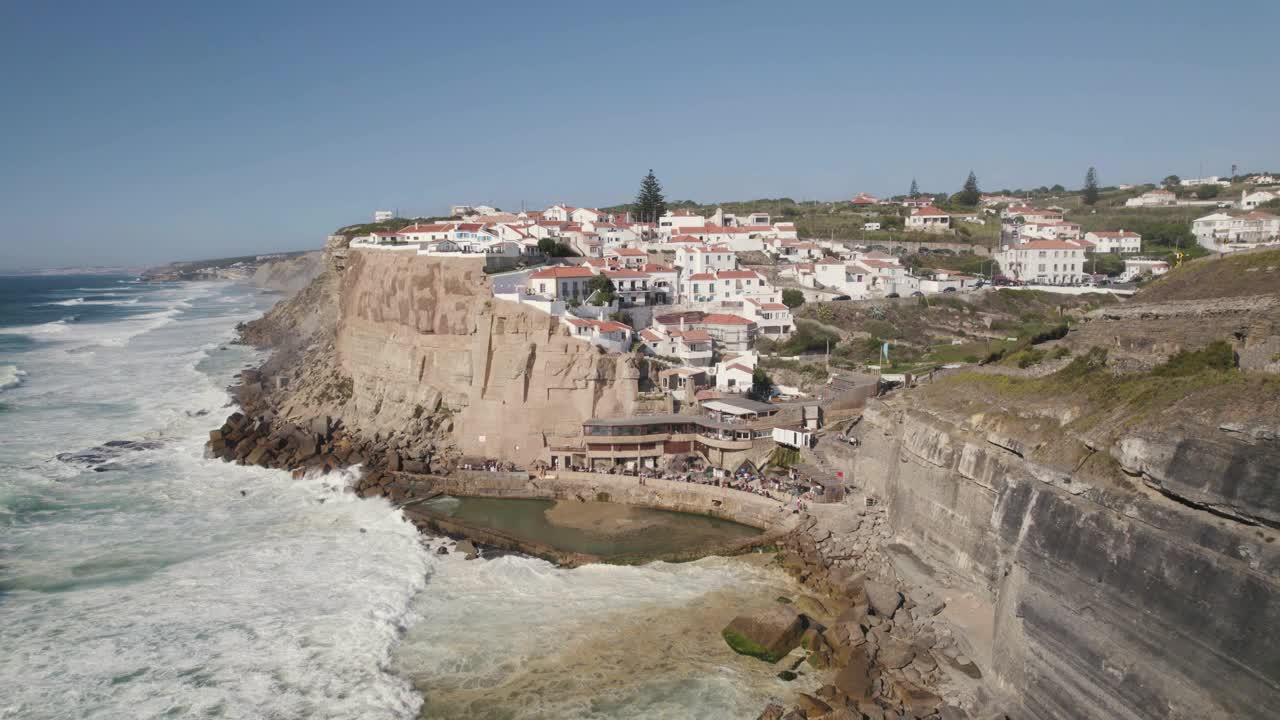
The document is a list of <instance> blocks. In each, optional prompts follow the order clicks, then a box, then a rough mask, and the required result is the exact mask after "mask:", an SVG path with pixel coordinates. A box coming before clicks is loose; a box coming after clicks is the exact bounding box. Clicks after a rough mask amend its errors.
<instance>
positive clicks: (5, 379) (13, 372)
mask: <svg viewBox="0 0 1280 720" xmlns="http://www.w3.org/2000/svg"><path fill="white" fill-rule="evenodd" d="M26 376H27V373H26V372H25V371H23V370H22V369H21V368H19V367H18V366H17V365H0V390H8V389H9V388H14V387H18V386H19V385H21V384H22V378H24V377H26Z"/></svg>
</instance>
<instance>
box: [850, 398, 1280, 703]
mask: <svg viewBox="0 0 1280 720" xmlns="http://www.w3.org/2000/svg"><path fill="white" fill-rule="evenodd" d="M913 405H914V404H913V403H911V402H909V399H908V398H902V399H901V400H899V401H896V402H893V403H877V404H876V405H875V406H874V407H872V408H870V409H869V410H868V412H867V414H866V416H865V419H864V423H865V424H866V427H865V428H864V430H863V433H864V434H863V451H862V453H861V454H860V456H859V459H858V461H857V464H856V467H855V468H854V473H855V477H856V478H858V479H859V481H860V482H863V483H866V484H867V485H868V486H869V487H870V488H871V489H872V490H873V492H874V493H876V494H877V495H878V496H879V497H881V498H883V499H884V501H885V502H887V503H888V504H889V507H890V511H889V517H890V518H891V522H892V527H893V530H894V534H895V537H896V538H897V539H898V540H900V541H901V542H903V543H904V544H905V545H906V546H907V547H909V548H911V550H912V551H913V553H914V555H916V556H917V557H919V558H923V559H924V560H925V563H926V565H928V566H929V567H930V568H931V572H937V573H943V574H947V575H949V576H950V577H952V578H954V579H956V580H958V581H959V583H960V584H961V585H964V586H969V587H971V588H973V589H975V590H976V591H977V592H978V594H979V596H980V597H981V598H983V599H985V601H986V611H987V612H989V613H990V616H989V618H988V619H987V620H988V622H989V626H990V627H991V628H992V632H991V633H990V635H988V636H987V637H985V638H983V637H981V636H979V637H976V638H971V639H972V640H973V641H974V644H975V646H976V654H977V657H976V659H978V660H979V662H980V664H982V666H983V669H984V671H985V672H986V675H987V677H988V679H991V680H994V681H995V682H996V687H998V688H1002V689H1003V690H1005V691H1006V692H1007V693H1008V695H1009V696H1010V698H1012V700H1013V702H1014V703H1016V707H1018V708H1019V710H1020V712H1019V713H1018V715H1019V716H1020V717H1032V718H1062V717H1089V718H1095V717H1096V718H1209V717H1275V716H1276V715H1277V713H1280V684H1278V679H1280V647H1277V644H1276V638H1275V634H1274V632H1273V630H1272V629H1273V628H1275V627H1277V623H1280V583H1278V581H1277V571H1278V570H1280V551H1278V549H1277V547H1276V544H1275V542H1274V541H1275V540H1276V537H1277V533H1276V530H1275V526H1274V525H1262V524H1257V525H1255V524H1250V523H1247V522H1238V521H1235V520H1231V519H1227V518H1224V517H1223V516H1222V515H1220V514H1216V513H1214V512H1211V511H1209V510H1207V509H1200V508H1198V507H1195V506H1194V505H1189V504H1186V503H1184V502H1179V501H1178V500H1177V499H1174V498H1170V497H1166V496H1165V495H1163V494H1161V493H1158V492H1152V491H1151V490H1150V489H1149V488H1148V487H1147V486H1145V485H1144V484H1142V483H1131V484H1125V483H1107V484H1103V483H1095V482H1091V481H1089V480H1086V479H1082V478H1081V477H1080V476H1079V475H1078V474H1074V473H1072V471H1071V468H1070V467H1068V468H1065V469H1064V468H1062V467H1060V466H1055V465H1054V464H1050V463H1045V462H1042V461H1038V460H1036V459H1031V458H1029V457H1026V456H1027V455H1033V453H1032V451H1031V448H1035V447H1036V446H1037V444H1038V441H1037V440H1035V439H1033V438H1029V437H1027V436H1021V437H1020V436H1019V435H1020V434H1019V433H1016V432H1015V433H1010V432H1009V427H1008V426H1001V425H998V424H993V423H989V422H987V421H986V420H985V419H984V418H982V417H980V416H979V417H953V416H948V415H947V414H944V413H937V412H932V411H929V410H926V409H923V408H920V407H919V406H915V407H913ZM1212 440H1214V441H1219V440H1222V442H1221V443H1220V444H1219V445H1218V450H1217V452H1215V453H1210V452H1205V453H1204V454H1203V455H1200V457H1201V458H1202V459H1201V460H1200V461H1199V462H1187V463H1182V464H1175V465H1169V464H1164V465H1161V470H1160V472H1161V473H1164V474H1165V482H1166V485H1167V484H1171V483H1170V481H1171V480H1172V482H1173V483H1177V484H1179V485H1184V486H1197V487H1201V488H1204V486H1205V484H1206V481H1211V483H1210V484H1212V485H1213V486H1214V487H1215V488H1216V489H1217V491H1218V492H1227V493H1229V494H1230V495H1232V497H1231V502H1235V503H1243V504H1244V505H1247V506H1248V507H1249V510H1248V511H1247V513H1248V514H1249V515H1251V516H1254V517H1265V516H1268V515H1270V514H1271V513H1272V512H1274V510H1275V509H1276V506H1277V500H1278V499H1280V498H1277V496H1276V492H1275V487H1274V486H1275V484H1276V476H1275V474H1274V473H1275V471H1276V469H1277V468H1280V448H1277V447H1275V446H1274V444H1273V443H1272V444H1269V445H1251V444H1249V443H1244V442H1235V441H1231V440H1224V439H1220V438H1213V439H1212ZM1264 457H1265V459H1262V458H1264ZM1260 462H1261V463H1262V464H1259V463H1260ZM1233 463H1234V465H1233ZM1209 466H1212V469H1213V470H1222V469H1224V468H1225V469H1227V472H1225V473H1222V474H1220V475H1216V476H1215V475H1212V474H1210V473H1209V472H1206V470H1209V469H1210V467H1209ZM1263 467H1265V468H1268V470H1267V472H1270V473H1272V474H1271V475H1270V476H1269V477H1268V476H1265V475H1260V474H1259V473H1258V472H1257V471H1256V470H1254V469H1253V468H1256V469H1257V470H1261V469H1262V468H1263ZM1228 488H1230V489H1228ZM1206 491H1208V492H1213V490H1208V489H1206ZM1256 493H1261V496H1259V495H1257V494H1256ZM1245 496H1249V497H1247V498H1246V497H1245ZM1188 502H1194V501H1188Z"/></svg>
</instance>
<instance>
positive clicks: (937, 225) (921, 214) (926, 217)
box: [906, 207, 951, 233]
mask: <svg viewBox="0 0 1280 720" xmlns="http://www.w3.org/2000/svg"><path fill="white" fill-rule="evenodd" d="M906 227H907V229H908V230H914V231H916V232H930V233H941V232H946V231H948V230H950V229H951V216H950V215H948V214H946V213H944V212H942V211H941V210H939V209H938V208H935V207H922V208H916V209H914V210H912V211H911V214H910V215H908V216H907V222H906Z"/></svg>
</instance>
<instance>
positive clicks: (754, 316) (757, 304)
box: [742, 299, 796, 340]
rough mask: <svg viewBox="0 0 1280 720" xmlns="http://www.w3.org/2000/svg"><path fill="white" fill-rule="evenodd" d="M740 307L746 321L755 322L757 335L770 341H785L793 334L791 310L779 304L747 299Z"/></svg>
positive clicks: (793, 324)
mask: <svg viewBox="0 0 1280 720" xmlns="http://www.w3.org/2000/svg"><path fill="white" fill-rule="evenodd" d="M742 306H743V310H744V311H745V313H746V315H747V316H748V319H750V320H754V321H755V323H756V328H758V331H759V333H760V334H761V335H763V336H764V337H767V338H769V339H770V340H785V339H787V338H789V337H791V333H793V332H795V329H796V324H795V321H793V320H792V319H791V308H789V307H787V306H786V305H784V304H782V303H780V302H766V301H762V300H754V299H747V300H744V301H743V304H742Z"/></svg>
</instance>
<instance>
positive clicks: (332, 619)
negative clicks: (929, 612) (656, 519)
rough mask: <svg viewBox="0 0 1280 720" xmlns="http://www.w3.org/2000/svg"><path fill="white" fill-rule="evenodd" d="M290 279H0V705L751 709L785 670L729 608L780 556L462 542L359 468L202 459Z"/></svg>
mask: <svg viewBox="0 0 1280 720" xmlns="http://www.w3.org/2000/svg"><path fill="white" fill-rule="evenodd" d="M276 299H278V296H274V295H271V294H268V293H263V292H261V291H259V290H257V289H255V288H251V287H248V286H245V285H240V284H234V283H218V282H208V283H171V284H166V283H139V282H135V281H133V280H132V279H130V278H123V277H99V276H65V277H38V278H36V277H31V278H0V647H3V648H4V652H2V653H0V718H15V719H17V718H22V719H24V720H25V719H30V718H162V717H163V718H413V717H431V718H450V717H468V718H495V719H497V718H512V719H515V718H542V717H546V718H658V717H661V718H709V717H724V718H734V717H754V716H755V714H756V713H758V712H759V710H760V708H761V706H762V705H763V703H764V702H765V701H766V700H767V699H768V698H769V697H772V696H775V695H781V694H784V693H786V692H787V691H788V690H789V686H787V685H785V684H784V683H783V682H782V681H780V680H778V679H776V677H775V673H777V671H778V670H779V669H780V668H774V667H771V666H767V665H765V664H763V663H760V662H758V661H755V660H752V659H750V658H742V657H739V656H735V655H733V654H732V653H731V652H728V651H727V648H725V647H724V643H723V642H722V641H721V640H720V639H719V634H718V629H719V625H715V623H720V624H722V623H723V620H724V618H725V616H726V615H728V616H731V615H732V614H733V612H735V611H736V609H739V608H743V607H750V606H752V605H753V604H760V603H766V602H772V601H773V598H774V597H776V596H777V594H778V593H779V592H785V591H787V585H786V583H787V581H786V579H785V578H784V577H782V575H781V573H779V572H777V571H776V570H774V569H771V568H767V567H762V566H759V565H758V564H752V563H750V562H746V561H742V560H725V559H720V558H708V559H705V560H701V561H698V562H695V563H685V564H679V565H669V564H663V563H654V564H650V565H646V566H643V567H613V566H590V567H586V568H580V569H577V570H563V569H559V568H555V567H554V566H552V565H550V564H548V563H546V562H543V561H541V560H535V559H530V558H523V557H511V556H508V557H502V558H498V559H494V560H488V561H470V562H468V561H466V560H464V559H463V558H461V557H460V556H458V555H454V554H450V555H438V554H437V553H436V552H435V550H436V549H437V547H438V546H440V545H441V544H442V543H444V541H443V540H442V539H438V538H428V537H423V536H421V535H420V534H419V533H418V532H417V531H416V530H415V528H414V527H413V526H412V525H411V524H410V523H409V522H407V521H406V520H405V519H404V517H403V516H402V514H401V513H400V511H399V510H398V509H396V508H395V507H394V506H392V505H391V504H390V503H389V502H386V501H384V500H359V499H356V498H355V496H354V495H353V494H351V493H350V492H349V491H348V490H347V483H348V482H349V481H350V480H351V474H350V473H339V474H331V475H328V476H315V477H308V478H303V479H293V478H291V477H290V476H289V475H288V474H287V473H285V472H282V471H276V470H267V469H261V468H246V467H239V466H235V465H229V464H226V463H222V462H220V461H214V460H207V459H205V458H204V455H203V444H204V441H205V439H206V438H207V437H208V431H209V430H210V429H211V428H214V427H217V426H218V425H219V424H220V423H221V421H222V420H223V418H224V417H225V415H227V414H228V413H230V412H232V411H233V410H234V408H233V406H232V405H231V399H230V396H229V395H228V393H227V391H226V387H227V385H228V384H230V382H231V381H232V378H233V377H234V375H235V374H236V373H237V372H239V370H240V369H242V368H245V367H251V366H255V365H256V364H257V363H258V362H260V360H261V356H260V354H259V353H258V351H255V350H253V349H251V348H246V347H243V346H239V345H234V344H231V341H232V340H233V338H234V336H235V332H234V327H235V325H236V323H238V322H241V321H244V320H249V319H252V318H254V317H256V316H258V315H259V314H261V312H262V311H263V310H264V309H266V308H267V307H269V306H270V304H271V303H272V302H274V301H275V300H276ZM106 443H113V445H110V446H108V445H104V444H106ZM712 625H714V626H712Z"/></svg>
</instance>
